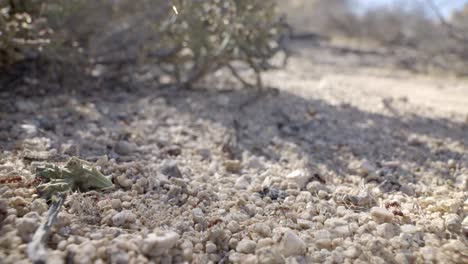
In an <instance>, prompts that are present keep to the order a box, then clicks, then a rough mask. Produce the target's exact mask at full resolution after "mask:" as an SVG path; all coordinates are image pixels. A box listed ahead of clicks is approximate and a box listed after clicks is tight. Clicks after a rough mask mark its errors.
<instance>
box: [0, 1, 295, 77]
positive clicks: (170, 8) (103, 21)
mask: <svg viewBox="0 0 468 264" xmlns="http://www.w3.org/2000/svg"><path fill="white" fill-rule="evenodd" d="M0 1H1V2H0V3H1V10H2V13H1V16H0V19H1V20H0V30H1V32H2V35H1V36H0V37H1V38H0V41H1V42H0V54H2V58H5V61H2V62H1V64H0V67H3V68H5V67H6V66H8V65H11V64H12V63H15V62H18V61H22V60H24V58H25V57H27V55H28V52H31V51H34V52H37V53H38V54H39V55H40V56H41V57H42V58H46V59H48V60H50V61H55V62H60V63H69V64H73V65H80V67H81V68H82V69H84V68H87V69H92V68H94V67H95V66H96V65H100V66H104V67H107V68H121V67H122V66H125V65H151V66H155V68H157V69H158V70H159V71H161V72H164V74H166V75H169V76H170V77H171V78H172V80H173V81H174V82H177V83H179V84H182V85H185V84H191V83H193V82H196V81H198V80H200V79H202V78H203V77H205V76H206V75H208V74H210V73H213V72H215V71H217V70H219V69H222V68H226V69H228V70H230V71H231V73H232V74H233V75H234V76H235V77H236V78H238V79H239V80H241V81H242V82H243V83H244V84H247V85H252V86H253V85H258V86H261V78H260V73H261V72H263V71H265V70H267V69H269V65H270V64H269V62H268V61H269V59H271V58H272V57H273V56H274V55H275V54H276V53H277V52H279V51H280V50H281V49H282V48H283V47H282V46H281V43H280V39H281V36H282V34H283V32H284V30H286V29H287V26H286V25H285V23H284V21H282V20H279V19H278V16H277V14H276V9H275V4H274V1H273V0H265V1H255V0H225V1H219V0H173V1H170V0H141V1H139V2H138V4H135V3H134V2H133V1H131V0H119V1H117V0H102V1H86V0H68V1H60V0H47V1H38V0H27V1H19V0H18V1H4V0H0ZM16 3H24V6H22V7H21V8H19V9H17V7H16ZM20 40H21V41H20ZM81 64H83V65H81ZM238 64H243V65H245V66H247V67H248V68H249V69H251V70H252V71H253V72H254V73H255V76H256V79H255V83H248V82H247V81H246V80H244V78H243V77H242V76H241V74H239V73H238V72H237V67H236V65H238ZM0 71H1V69H0Z"/></svg>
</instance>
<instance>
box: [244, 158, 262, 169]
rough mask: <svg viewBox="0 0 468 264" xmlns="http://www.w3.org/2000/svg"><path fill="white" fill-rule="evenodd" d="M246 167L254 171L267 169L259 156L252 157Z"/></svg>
mask: <svg viewBox="0 0 468 264" xmlns="http://www.w3.org/2000/svg"><path fill="white" fill-rule="evenodd" d="M246 167H247V168H248V169H252V170H263V169H264V168H265V166H264V165H263V162H262V160H261V159H260V158H258V157H257V156H252V157H250V158H249V159H248V160H247V162H246Z"/></svg>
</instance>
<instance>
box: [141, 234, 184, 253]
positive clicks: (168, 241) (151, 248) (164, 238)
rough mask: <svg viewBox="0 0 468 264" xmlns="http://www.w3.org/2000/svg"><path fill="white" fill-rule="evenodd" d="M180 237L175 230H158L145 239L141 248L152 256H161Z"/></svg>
mask: <svg viewBox="0 0 468 264" xmlns="http://www.w3.org/2000/svg"><path fill="white" fill-rule="evenodd" d="M178 239H179V234H177V233H176V232H173V231H157V232H155V233H151V234H149V235H148V236H147V237H146V238H145V239H144V240H143V245H142V248H141V250H142V251H143V253H144V254H145V255H147V256H150V257H157V256H161V255H162V254H164V253H166V252H167V251H168V250H169V249H171V248H172V247H173V246H174V245H175V244H176V243H177V240H178Z"/></svg>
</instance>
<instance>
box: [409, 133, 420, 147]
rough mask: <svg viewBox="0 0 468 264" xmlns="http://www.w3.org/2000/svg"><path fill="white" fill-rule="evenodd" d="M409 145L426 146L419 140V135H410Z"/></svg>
mask: <svg viewBox="0 0 468 264" xmlns="http://www.w3.org/2000/svg"><path fill="white" fill-rule="evenodd" d="M408 144H410V145H411V146H414V147H417V146H421V145H422V144H424V142H423V141H421V139H419V136H418V135H410V136H409V137H408Z"/></svg>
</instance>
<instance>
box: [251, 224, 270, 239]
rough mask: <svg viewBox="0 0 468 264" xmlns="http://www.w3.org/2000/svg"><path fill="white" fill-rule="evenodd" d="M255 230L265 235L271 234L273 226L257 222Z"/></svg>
mask: <svg viewBox="0 0 468 264" xmlns="http://www.w3.org/2000/svg"><path fill="white" fill-rule="evenodd" d="M254 231H255V232H257V233H258V234H260V235H262V236H264V237H269V236H271V228H270V227H269V226H268V225H267V224H264V223H257V224H255V225H254Z"/></svg>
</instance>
